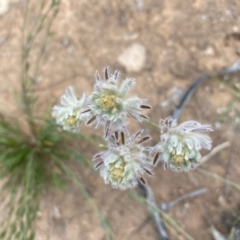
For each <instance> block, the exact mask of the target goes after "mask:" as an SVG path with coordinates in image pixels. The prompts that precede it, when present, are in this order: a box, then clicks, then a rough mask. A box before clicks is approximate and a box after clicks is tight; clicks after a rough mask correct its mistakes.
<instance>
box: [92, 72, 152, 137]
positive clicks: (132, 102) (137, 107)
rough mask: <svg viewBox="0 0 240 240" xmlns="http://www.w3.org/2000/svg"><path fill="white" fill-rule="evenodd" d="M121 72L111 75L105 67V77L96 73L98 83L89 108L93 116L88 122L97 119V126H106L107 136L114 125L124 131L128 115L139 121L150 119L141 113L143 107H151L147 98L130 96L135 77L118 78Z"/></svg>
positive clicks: (117, 129)
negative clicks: (101, 77)
mask: <svg viewBox="0 0 240 240" xmlns="http://www.w3.org/2000/svg"><path fill="white" fill-rule="evenodd" d="M118 75H119V72H118V71H116V72H115V73H114V74H112V75H109V73H108V69H107V68H106V69H105V79H104V80H102V79H100V76H99V75H98V73H97V74H96V84H95V87H94V91H93V93H92V95H91V96H90V99H91V101H90V103H89V110H90V113H91V117H90V119H89V120H88V123H87V124H91V123H93V122H95V120H96V121H97V126H100V125H104V126H105V137H107V135H108V130H109V128H110V127H111V126H112V127H113V130H114V131H122V130H124V129H125V127H126V125H127V117H128V116H130V117H133V118H134V119H136V120H137V121H139V122H142V121H143V120H144V119H148V118H147V117H146V116H145V115H143V114H142V113H141V111H142V109H151V107H150V106H149V105H146V104H145V103H146V101H147V100H146V99H140V98H138V97H137V96H132V97H129V96H128V95H129V91H130V90H131V89H132V88H133V86H134V85H135V81H134V80H133V79H129V78H127V79H125V80H124V81H122V82H121V83H120V82H119V80H118Z"/></svg>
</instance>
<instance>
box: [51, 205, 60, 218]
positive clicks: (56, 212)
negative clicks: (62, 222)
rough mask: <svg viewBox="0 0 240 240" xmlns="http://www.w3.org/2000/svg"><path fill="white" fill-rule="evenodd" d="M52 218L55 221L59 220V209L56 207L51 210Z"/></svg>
mask: <svg viewBox="0 0 240 240" xmlns="http://www.w3.org/2000/svg"><path fill="white" fill-rule="evenodd" d="M53 217H54V218H56V219H60V218H61V217H62V215H61V213H60V210H59V208H58V207H56V206H54V208H53Z"/></svg>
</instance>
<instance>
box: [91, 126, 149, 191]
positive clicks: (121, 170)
mask: <svg viewBox="0 0 240 240" xmlns="http://www.w3.org/2000/svg"><path fill="white" fill-rule="evenodd" d="M142 133H143V131H142V130H141V131H139V132H137V133H136V134H134V135H133V136H131V137H128V138H127V139H126V136H125V133H124V132H120V133H118V132H116V133H115V134H114V135H111V136H110V137H109V146H108V150H107V151H105V152H100V153H98V154H97V155H95V156H94V158H93V160H94V161H95V162H96V165H95V168H96V169H97V168H100V174H101V176H102V177H103V179H104V181H105V183H106V184H109V183H110V184H112V186H113V187H114V188H120V189H127V188H131V187H135V186H136V185H137V184H138V181H140V182H142V183H145V180H144V178H143V175H144V174H145V173H147V174H149V175H152V161H151V158H150V157H149V154H148V152H149V148H147V147H144V146H142V143H143V142H146V141H147V140H149V139H150V136H142Z"/></svg>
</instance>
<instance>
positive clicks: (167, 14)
mask: <svg viewBox="0 0 240 240" xmlns="http://www.w3.org/2000/svg"><path fill="white" fill-rule="evenodd" d="M32 2H33V5H32V6H33V7H32V9H31V11H30V13H29V17H30V18H31V19H32V22H33V23H34V20H36V15H34V11H35V10H36V9H37V5H38V1H34V0H32ZM25 4H26V1H24V0H12V1H10V5H9V10H8V11H7V12H6V13H4V14H2V15H1V16H0V83H1V84H0V100H1V108H2V110H3V111H4V112H5V113H7V114H14V113H15V111H16V109H15V108H16V107H15V104H14V101H13V98H12V96H13V95H14V91H15V90H16V89H18V86H19V73H20V70H21V68H20V65H19V62H20V54H21V48H20V44H21V41H20V40H21V26H22V23H23V9H24V6H25ZM53 31H54V35H53V36H52V37H51V40H50V42H49V44H48V45H47V49H46V54H45V56H44V59H43V61H42V62H41V75H40V76H39V79H40V80H41V81H40V82H39V83H38V87H37V90H38V93H39V101H38V105H37V106H38V109H37V111H38V112H39V114H40V115H41V114H42V113H43V112H44V111H45V110H46V109H49V108H50V107H51V106H52V105H53V104H54V103H56V102H57V101H58V99H59V97H60V95H61V94H62V93H63V92H64V90H65V88H66V87H67V86H68V85H72V86H74V88H75V90H76V92H77V93H78V94H79V95H81V94H82V92H86V93H90V92H91V90H92V87H93V84H94V74H95V71H96V70H99V71H100V72H101V71H102V69H103V68H104V66H109V67H110V69H111V70H115V69H119V70H120V71H121V77H122V78H125V77H132V78H135V79H136V81H137V86H136V89H135V90H136V93H137V94H138V95H139V96H140V97H142V98H148V99H149V102H150V103H151V104H152V105H153V107H154V110H153V111H151V113H150V117H151V120H152V121H155V122H157V121H158V120H159V118H160V117H162V118H164V117H167V116H168V115H169V114H170V113H171V111H172V109H173V107H174V104H175V103H176V101H177V100H178V96H179V95H180V94H181V92H182V91H183V90H184V89H186V88H187V87H188V86H189V85H190V84H191V83H192V82H193V80H194V79H195V78H196V77H198V76H199V75H201V74H202V73H204V72H206V71H213V70H217V69H221V68H223V67H226V66H229V65H231V64H232V63H233V62H235V61H236V60H238V58H239V56H240V1H239V0H206V1H201V0H184V1H178V0H171V1H167V0H121V1H120V0H114V1H110V0H101V1H97V0H89V1H87V0H86V1H84V0H63V1H62V3H61V6H60V11H59V14H58V15H57V18H56V19H55V21H54V24H53ZM132 46H135V48H137V50H136V51H137V53H136V52H135V53H131V51H130V53H129V52H128V54H130V55H128V56H127V59H125V60H119V59H122V58H123V57H122V56H121V55H122V54H123V53H124V51H126V49H128V48H129V47H130V50H131V48H132ZM128 51H129V49H128ZM125 54H126V53H125ZM131 54H133V55H134V54H137V57H136V59H134V56H133V60H132V62H131V63H129V65H128V66H124V65H125V64H124V61H125V63H126V61H127V60H129V59H131V57H132V55H131ZM120 56H121V57H120ZM32 61H33V62H34V61H35V56H34V54H33V55H32ZM220 81H222V80H221V79H220ZM239 82H240V81H239V76H235V77H234V78H230V79H228V80H224V82H222V83H219V82H217V81H215V80H214V79H211V80H209V81H207V82H206V83H205V84H204V85H203V86H201V87H200V88H199V89H198V92H197V94H195V95H194V97H193V99H192V100H191V102H190V103H189V104H188V105H187V108H186V109H185V110H184V113H183V115H182V117H181V120H186V119H197V120H199V121H202V122H205V123H211V124H212V125H213V126H214V129H215V131H214V133H213V134H211V136H212V137H213V139H214V146H216V145H218V144H220V143H222V142H225V141H230V142H231V146H230V147H229V148H227V149H225V150H224V151H222V152H220V153H219V154H217V155H215V156H214V157H213V158H212V159H211V160H209V161H208V162H206V163H205V164H204V165H203V166H202V167H203V168H205V169H207V170H208V171H211V172H212V173H217V174H219V175H221V176H223V177H224V178H225V176H226V171H227V169H229V173H230V179H231V180H232V181H234V182H236V183H240V181H239V174H240V165H239V148H238V147H239V134H237V132H239V131H240V129H239V128H235V125H234V121H235V120H236V117H237V114H238V117H239V111H240V107H239V103H238V102H237V101H235V103H234V104H232V105H231V104H230V105H229V103H230V102H231V101H232V100H233V99H237V100H239ZM225 84H227V87H228V86H232V87H233V88H234V89H235V90H234V92H230V91H229V90H228V88H227V87H226V86H225ZM237 96H238V97H237ZM231 103H232V102H231ZM226 106H228V108H226ZM229 109H230V110H229ZM228 110H229V111H228ZM131 126H132V131H134V130H136V129H137V128H138V127H140V125H131ZM142 127H144V128H146V129H148V130H147V131H149V132H150V134H151V135H152V137H153V143H156V142H157V140H158V138H159V135H158V133H157V132H156V131H155V130H154V129H153V128H151V127H149V126H147V125H145V126H142ZM83 131H84V132H88V133H89V130H86V129H84V130H83ZM100 134H101V131H99V135H100ZM234 139H238V140H235V141H234ZM80 148H81V150H82V151H84V153H85V154H86V155H87V156H88V157H89V158H91V156H92V155H93V154H95V153H96V152H97V151H98V150H97V149H95V148H93V147H91V146H89V145H87V144H85V143H84V144H83V145H82V146H80ZM230 159H231V164H230V165H229V160H230ZM75 169H76V171H77V172H78V173H79V176H80V178H81V180H82V182H83V183H84V184H85V186H86V188H87V190H88V191H89V193H90V194H91V196H92V197H93V199H94V201H96V203H97V205H98V207H99V208H101V209H102V210H103V212H104V213H105V214H106V216H107V218H108V219H109V221H110V223H111V225H112V228H113V231H114V233H115V236H116V239H119V240H120V239H121V240H122V239H126V240H133V239H139V240H140V239H143V240H146V239H148V240H154V239H157V234H156V231H155V228H154V224H153V223H152V222H151V221H149V222H147V223H146V224H145V225H143V226H142V227H141V228H140V229H138V227H139V226H140V225H141V224H142V223H143V222H144V221H145V219H146V216H147V211H146V210H145V208H144V206H143V205H142V204H140V203H139V202H136V201H135V200H132V199H131V198H130V197H129V192H128V191H125V192H124V191H118V190H114V189H112V188H111V187H110V186H106V185H104V183H103V181H102V179H101V178H100V176H99V175H98V174H94V173H93V171H92V170H91V169H86V168H83V167H82V166H75ZM148 182H149V184H150V185H151V186H152V188H153V190H154V192H155V194H156V197H157V199H158V200H159V202H160V201H170V200H173V199H175V198H176V197H179V196H180V195H182V194H184V193H187V192H189V191H191V190H194V189H197V188H199V187H207V188H208V189H209V192H208V193H207V194H206V195H204V196H201V197H199V198H196V199H192V200H189V201H187V202H185V203H182V204H180V205H178V206H176V207H175V208H174V209H171V210H170V211H169V212H168V214H169V215H170V216H171V217H172V218H173V219H175V220H176V221H177V222H178V224H179V225H180V226H181V227H182V228H183V229H184V230H185V231H186V232H188V233H189V235H191V236H192V238H193V239H195V240H210V239H212V237H211V235H210V232H209V222H208V221H207V220H208V219H212V220H213V221H214V223H215V224H216V226H217V227H218V228H219V229H220V230H221V231H226V228H225V226H224V224H223V223H222V218H221V216H222V214H223V212H224V211H225V210H232V211H234V209H236V207H237V205H238V203H239V201H240V197H239V196H240V194H239V190H236V189H234V188H230V189H229V193H228V194H227V195H226V194H225V188H226V186H225V184H224V183H222V182H220V181H217V180H215V179H213V178H211V177H208V176H205V175H203V174H202V173H199V172H197V171H192V172H187V173H176V172H171V171H170V170H166V171H164V170H163V169H162V166H161V165H159V166H158V167H157V169H155V175H154V177H153V178H151V179H148ZM136 229H138V230H137V231H136ZM169 232H171V231H169ZM178 236H179V238H178V239H186V238H185V237H184V236H183V235H182V234H180V233H179V234H178ZM36 239H37V240H45V239H51V240H78V239H81V240H98V239H99V240H100V239H105V234H104V231H103V229H102V228H101V226H100V223H99V219H98V217H97V214H96V213H95V211H94V210H93V209H92V208H91V206H90V205H89V204H88V203H87V202H86V201H85V199H84V197H83V196H81V194H80V193H79V192H78V190H77V189H75V187H69V188H67V189H65V190H64V192H56V191H53V190H50V191H49V193H48V194H46V197H45V198H44V199H43V200H42V204H41V209H40V212H39V216H38V219H37V237H36ZM171 239H175V238H174V235H173V234H172V233H171Z"/></svg>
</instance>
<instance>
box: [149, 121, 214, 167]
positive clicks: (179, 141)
mask: <svg viewBox="0 0 240 240" xmlns="http://www.w3.org/2000/svg"><path fill="white" fill-rule="evenodd" d="M159 125H160V129H161V132H162V135H161V139H160V142H159V143H158V144H157V145H156V146H155V147H154V149H153V151H154V152H155V156H154V161H153V162H154V163H156V162H157V160H159V159H161V160H162V161H164V163H165V166H166V167H168V166H169V167H170V168H171V169H173V170H178V171H188V170H190V169H194V168H195V167H196V166H198V165H199V164H200V159H201V154H200V150H201V149H203V148H205V149H208V150H210V149H211V147H212V140H211V138H210V137H209V136H208V135H206V132H209V131H212V128H211V126H210V125H205V124H201V123H199V122H197V121H186V122H183V123H182V124H180V125H177V121H176V120H173V119H172V118H170V117H169V118H166V119H165V120H160V124H159Z"/></svg>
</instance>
